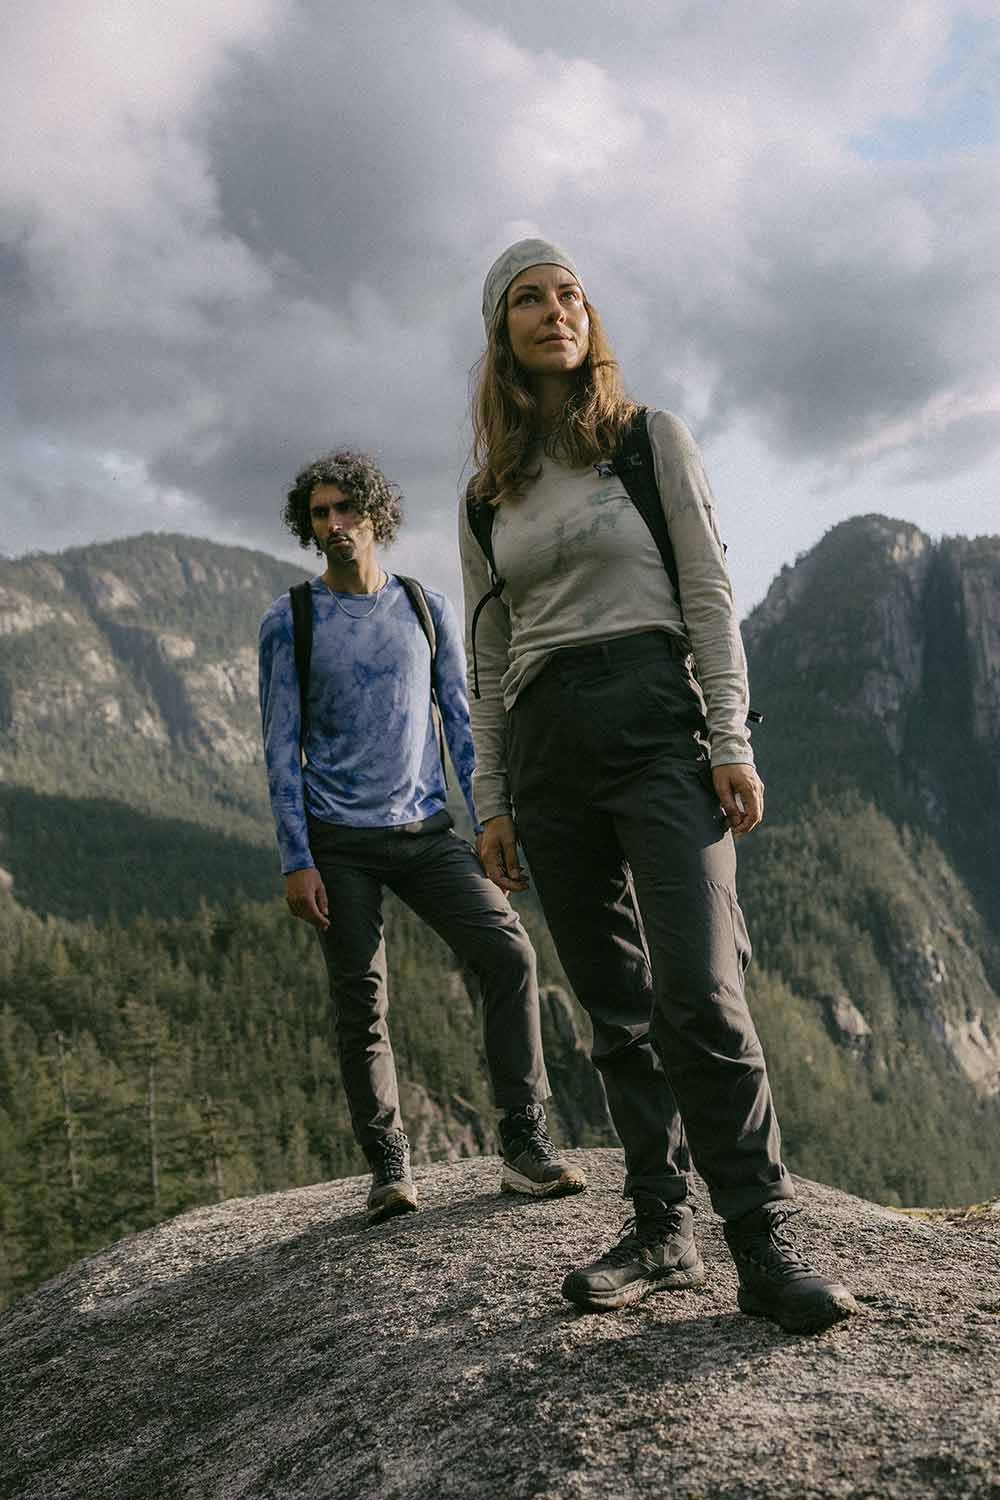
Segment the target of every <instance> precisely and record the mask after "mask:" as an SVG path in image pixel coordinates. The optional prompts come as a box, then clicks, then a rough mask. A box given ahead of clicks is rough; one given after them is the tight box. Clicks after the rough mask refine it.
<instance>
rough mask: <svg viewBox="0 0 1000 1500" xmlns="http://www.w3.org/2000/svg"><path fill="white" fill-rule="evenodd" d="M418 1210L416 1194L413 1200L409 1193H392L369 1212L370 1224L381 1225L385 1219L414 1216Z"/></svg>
mask: <svg viewBox="0 0 1000 1500" xmlns="http://www.w3.org/2000/svg"><path fill="white" fill-rule="evenodd" d="M416 1210H417V1196H416V1193H414V1195H413V1196H412V1198H411V1197H410V1196H409V1194H407V1193H391V1194H390V1195H389V1197H388V1198H383V1200H382V1202H381V1203H379V1204H378V1205H377V1206H376V1207H375V1208H369V1210H368V1223H369V1225H372V1224H381V1223H382V1222H383V1220H385V1219H395V1218H396V1217H397V1215H399V1214H412V1213H416Z"/></svg>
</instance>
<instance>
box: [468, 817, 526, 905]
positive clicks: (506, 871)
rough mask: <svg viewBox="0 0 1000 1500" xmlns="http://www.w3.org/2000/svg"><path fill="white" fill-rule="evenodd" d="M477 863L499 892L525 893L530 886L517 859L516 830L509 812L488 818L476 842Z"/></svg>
mask: <svg viewBox="0 0 1000 1500" xmlns="http://www.w3.org/2000/svg"><path fill="white" fill-rule="evenodd" d="M476 852H477V853H478V855H479V859H480V863H481V864H482V867H483V869H484V870H485V871H486V874H487V875H488V876H489V878H490V880H492V882H493V884H494V885H496V886H499V888H500V889H501V890H502V891H526V890H527V889H528V886H529V884H530V882H529V880H528V879H527V876H526V875H525V874H524V871H523V870H522V869H521V866H520V863H519V862H518V858H517V830H516V829H515V827H514V819H513V818H512V817H511V816H510V814H509V813H501V814H499V815H498V816H497V817H495V818H487V819H486V822H485V823H484V824H483V831H482V833H481V834H480V835H479V837H478V838H477V839H476Z"/></svg>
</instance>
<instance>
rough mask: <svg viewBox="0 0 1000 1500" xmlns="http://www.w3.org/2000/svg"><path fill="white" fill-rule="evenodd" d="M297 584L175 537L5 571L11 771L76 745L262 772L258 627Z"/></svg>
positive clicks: (266, 563) (244, 558)
mask: <svg viewBox="0 0 1000 1500" xmlns="http://www.w3.org/2000/svg"><path fill="white" fill-rule="evenodd" d="M295 576H296V574H295V572H294V570H293V569H291V568H289V567H286V566H284V565H282V564H281V563H279V562H277V561H276V560H275V559H273V558H268V557H264V556H263V555H261V554H257V553H251V552H246V551H243V550H241V549H238V548H226V547H216V546H213V545H212V544H210V543H206V542H199V541H196V540H193V539H191V538H185V537H170V536H163V537H160V536H156V537H152V536H150V537H138V538H135V539H134V540H132V541H129V542H123V543H112V544H110V545H107V546H101V547H88V548H82V549H75V550H73V551H70V552H66V553H63V554H60V555H59V556H57V557H52V558H28V559H25V560H24V561H21V562H16V563H10V562H5V563H0V734H2V742H0V768H2V765H3V762H4V760H7V761H8V762H9V763H17V762H18V760H19V756H20V755H21V754H24V755H27V754H30V755H31V756H32V758H33V760H34V761H35V763H36V765H37V763H38V761H39V758H40V759H41V761H43V762H44V761H47V760H55V759H57V758H58V751H59V748H60V744H61V743H62V744H64V743H65V737H66V736H67V735H68V736H69V738H70V740H73V739H79V738H80V737H81V736H82V737H84V738H89V739H90V740H95V739H97V740H100V739H102V738H103V739H104V740H111V739H114V741H115V742H116V743H117V744H120V745H122V746H123V747H124V749H123V753H124V754H125V755H126V756H127V755H128V753H129V752H128V748H127V747H128V745H129V743H130V742H131V744H133V745H141V744H143V743H145V744H146V745H148V746H153V747H159V748H175V749H177V750H179V751H182V752H184V753H187V754H193V755H195V756H197V757H200V758H202V759H203V760H206V761H208V762H211V763H214V764H216V765H218V766H219V767H220V768H222V769H223V771H225V770H226V768H231V769H233V770H236V771H238V770H239V768H241V767H246V766H249V765H252V764H254V763H255V762H258V761H260V759H261V755H260V745H259V740H260V736H259V731H258V728H257V723H256V702H255V700H256V650H255V644H254V643H255V638H256V622H257V620H258V619H259V617H260V615H261V614H262V613H263V611H264V609H265V608H266V607H267V605H268V604H269V603H270V602H271V600H272V599H273V598H274V597H275V596H276V595H277V594H278V593H280V592H282V590H283V589H285V588H287V587H288V584H289V583H290V582H292V581H294V578H295ZM12 768H13V767H12Z"/></svg>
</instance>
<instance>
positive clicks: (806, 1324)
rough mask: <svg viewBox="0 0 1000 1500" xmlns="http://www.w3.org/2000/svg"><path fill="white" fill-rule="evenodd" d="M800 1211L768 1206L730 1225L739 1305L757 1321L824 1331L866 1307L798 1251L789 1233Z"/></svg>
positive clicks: (728, 1235) (728, 1231) (790, 1330)
mask: <svg viewBox="0 0 1000 1500" xmlns="http://www.w3.org/2000/svg"><path fill="white" fill-rule="evenodd" d="M797 1213H801V1209H798V1208H789V1207H788V1204H787V1202H784V1201H776V1202H772V1203H765V1204H764V1205H763V1206H762V1207H761V1208H757V1209H755V1210H754V1211H753V1213H749V1214H745V1215H744V1216H743V1218H741V1219H733V1220H731V1221H730V1222H729V1223H727V1224H726V1226H725V1236H726V1244H727V1245H728V1246H729V1249H730V1252H731V1254H732V1257H733V1260H734V1261H735V1262H736V1269H737V1271H738V1272H739V1277H740V1289H739V1304H740V1310H741V1311H742V1312H745V1313H748V1314H749V1316H750V1317H752V1318H773V1319H774V1321H775V1322H776V1323H779V1324H780V1325H781V1327H782V1328H783V1329H784V1330H785V1332H786V1333H819V1332H820V1330H821V1329H823V1328H829V1327H830V1325H831V1324H832V1323H837V1322H839V1321H840V1319H841V1318H849V1317H850V1316H851V1314H852V1313H856V1312H860V1311H861V1309H860V1308H859V1307H858V1304H857V1303H856V1302H855V1300H854V1298H853V1297H852V1296H851V1294H850V1292H849V1291H848V1290H847V1287H846V1286H843V1285H842V1284H841V1283H840V1282H839V1281H828V1280H827V1278H826V1277H825V1276H821V1275H820V1274H819V1272H818V1271H815V1270H814V1269H813V1267H812V1266H810V1265H809V1264H808V1263H807V1262H806V1261H804V1260H802V1259H801V1258H800V1257H799V1256H798V1255H797V1254H796V1252H795V1244H794V1241H793V1240H792V1238H791V1235H790V1234H789V1233H788V1231H787V1230H786V1229H785V1225H786V1224H787V1222H788V1220H789V1219H790V1218H791V1217H792V1216H793V1215H794V1214H797Z"/></svg>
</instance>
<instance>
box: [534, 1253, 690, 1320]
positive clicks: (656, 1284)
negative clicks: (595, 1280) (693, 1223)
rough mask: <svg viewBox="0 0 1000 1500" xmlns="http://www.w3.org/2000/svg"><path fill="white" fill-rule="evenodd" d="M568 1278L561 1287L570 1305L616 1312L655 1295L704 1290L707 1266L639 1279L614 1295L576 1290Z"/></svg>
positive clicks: (591, 1309) (595, 1310)
mask: <svg viewBox="0 0 1000 1500" xmlns="http://www.w3.org/2000/svg"><path fill="white" fill-rule="evenodd" d="M571 1279H572V1278H571V1277H570V1276H567V1278H566V1280H565V1281H564V1282H563V1284H562V1294H563V1296H564V1297H565V1298H566V1301H567V1302H572V1303H573V1304H574V1306H576V1307H582V1308H584V1309H585V1310H587V1311H588V1312H614V1310H615V1308H617V1307H630V1306H631V1305H632V1303H633V1302H641V1301H642V1300H643V1298H644V1297H649V1296H650V1295H651V1294H652V1293H654V1292H686V1291H689V1290H690V1289H691V1288H692V1287H696V1286H701V1285H702V1283H703V1282H704V1280H705V1266H704V1263H703V1262H702V1261H701V1260H699V1261H697V1262H696V1264H695V1265H693V1266H687V1267H684V1268H681V1267H678V1269H676V1270H674V1271H669V1272H667V1274H666V1275H665V1276H640V1277H637V1279H636V1280H635V1281H629V1282H627V1283H626V1285H625V1286H621V1287H618V1289H617V1290H616V1291H613V1292H592V1291H588V1289H587V1288H586V1287H574V1286H571V1285H570V1284H569V1283H570V1281H571Z"/></svg>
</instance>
